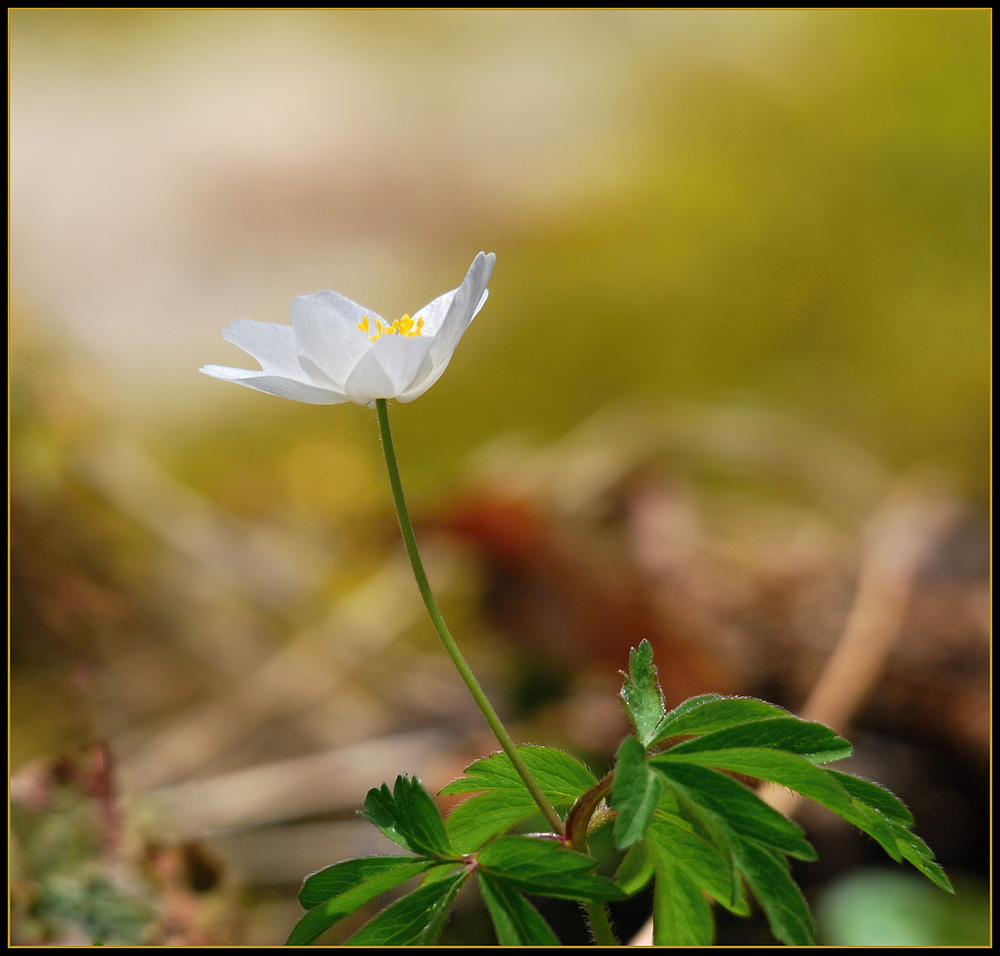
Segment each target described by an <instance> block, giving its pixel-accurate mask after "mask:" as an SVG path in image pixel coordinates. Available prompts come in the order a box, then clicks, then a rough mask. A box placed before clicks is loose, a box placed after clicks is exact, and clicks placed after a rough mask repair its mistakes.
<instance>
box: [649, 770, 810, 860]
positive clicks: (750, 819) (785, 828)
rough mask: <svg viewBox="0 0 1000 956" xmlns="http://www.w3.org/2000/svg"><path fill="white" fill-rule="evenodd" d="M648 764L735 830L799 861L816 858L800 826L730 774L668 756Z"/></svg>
mask: <svg viewBox="0 0 1000 956" xmlns="http://www.w3.org/2000/svg"><path fill="white" fill-rule="evenodd" d="M650 763H651V764H652V765H653V766H654V767H655V768H656V769H657V770H658V771H659V772H660V773H662V774H663V775H664V776H666V777H667V778H668V779H669V780H670V782H671V784H673V785H674V786H675V787H677V788H678V789H679V790H680V791H681V792H682V794H684V795H685V796H687V797H688V798H690V799H691V800H693V801H694V802H695V803H697V804H700V805H701V806H703V807H705V809H706V810H708V811H709V812H711V813H712V814H714V815H715V816H716V817H717V818H718V819H719V820H720V821H722V822H723V823H725V824H726V826H728V827H729V828H730V829H731V830H733V831H735V832H736V833H739V834H741V835H743V836H748V837H750V838H751V839H754V840H759V841H761V842H763V843H769V844H770V845H772V846H774V847H776V848H777V849H779V850H781V851H782V852H783V853H787V854H789V855H790V856H794V857H798V859H800V860H815V859H816V851H815V850H814V849H813V848H812V846H811V845H810V844H809V842H808V841H807V840H806V839H805V837H804V835H803V832H802V828H801V827H799V826H798V825H797V824H795V823H793V822H792V821H791V820H789V819H788V818H787V817H784V816H782V815H781V814H780V813H778V811H777V810H774V809H772V808H771V807H769V806H768V805H767V804H766V803H764V801H763V800H761V799H760V797H758V796H757V794H755V793H754V792H753V791H752V790H750V789H748V788H747V787H745V786H743V784H741V783H739V782H738V781H736V780H733V778H732V777H727V776H726V775H725V774H723V773H719V772H718V771H717V770H712V769H711V768H709V767H701V766H699V765H698V764H694V763H686V762H681V761H680V760H674V759H672V758H666V757H654V758H653V759H652V760H651V761H650Z"/></svg>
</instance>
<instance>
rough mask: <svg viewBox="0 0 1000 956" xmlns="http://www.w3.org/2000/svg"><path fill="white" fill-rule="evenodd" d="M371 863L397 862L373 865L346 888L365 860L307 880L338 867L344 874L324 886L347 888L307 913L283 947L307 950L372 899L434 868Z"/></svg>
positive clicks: (428, 863)
mask: <svg viewBox="0 0 1000 956" xmlns="http://www.w3.org/2000/svg"><path fill="white" fill-rule="evenodd" d="M368 859H369V860H371V859H373V858H371V857H369V858H368ZM374 859H379V860H386V859H389V860H396V861H397V863H396V866H393V867H390V866H388V865H387V864H382V863H378V864H373V865H372V868H371V869H370V871H369V875H367V876H364V877H363V878H362V879H361V880H358V881H355V882H353V883H351V884H348V883H347V881H348V880H349V879H351V877H352V875H356V874H357V873H358V871H359V870H360V869H362V868H361V867H358V866H354V864H360V863H364V862H365V860H347V861H346V863H339V864H337V865H336V866H332V867H328V868H327V869H326V870H320V871H319V873H316V874H313V876H312V877H310V878H309V879H310V880H312V879H315V878H316V877H320V876H323V875H324V874H328V873H329V871H332V870H337V869H338V867H344V870H343V871H342V872H341V873H340V874H332V875H329V876H328V878H326V879H325V882H326V885H328V886H330V887H333V888H334V889H335V888H336V887H337V886H344V887H346V888H345V889H343V890H342V891H341V892H340V893H339V894H338V895H336V896H334V897H333V898H328V899H325V900H322V901H321V902H319V903H318V904H316V905H314V906H312V908H311V909H310V910H309V912H308V913H306V914H305V916H303V917H302V919H300V920H299V921H298V923H296V924H295V926H294V927H293V928H292V931H291V933H290V934H289V936H288V939H287V941H286V943H285V945H286V946H308V945H309V944H310V943H311V942H313V941H314V940H315V939H318V938H319V937H320V936H321V935H322V934H323V933H325V932H326V931H327V930H328V929H329V928H330V927H331V926H333V924H334V923H336V922H338V921H339V920H341V919H343V918H344V917H345V916H347V915H349V914H350V913H353V912H354V911H355V910H356V909H357V908H358V907H359V906H363V905H364V904H365V903H367V902H368V901H369V900H372V899H374V898H375V897H376V896H381V895H382V894H383V893H385V892H387V891H388V890H391V889H392V888H393V887H396V886H399V884H400V883H405V882H406V881H407V880H408V879H410V878H411V877H414V876H417V875H418V874H419V873H421V872H423V871H424V870H426V869H428V868H429V867H432V866H433V865H434V861H433V860H416V861H414V860H412V859H410V858H408V857H376V858H374ZM308 882H309V881H308V880H307V883H308ZM322 882H323V881H319V882H317V883H316V884H314V885H313V889H315V888H316V887H318V886H319V885H321V883H322ZM302 892H303V893H305V892H306V887H305V886H303V888H302ZM312 893H313V890H310V893H309V894H308V895H307V898H308V899H312V898H313V895H312Z"/></svg>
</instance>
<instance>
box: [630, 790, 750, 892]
mask: <svg viewBox="0 0 1000 956" xmlns="http://www.w3.org/2000/svg"><path fill="white" fill-rule="evenodd" d="M646 849H647V852H648V853H649V855H650V857H651V858H652V859H653V860H654V862H655V863H656V864H657V865H659V864H662V865H663V866H666V867H668V868H670V867H679V868H680V869H681V870H683V871H684V873H685V875H686V876H687V878H688V879H689V880H691V881H692V882H693V883H694V884H695V885H696V886H697V887H698V888H699V889H701V890H702V891H704V892H705V893H708V894H709V895H710V896H711V897H713V898H714V899H716V900H718V901H719V902H720V903H722V905H723V906H727V907H729V906H732V905H733V904H734V903H735V902H736V899H737V895H738V881H737V878H736V871H735V868H734V866H733V857H732V853H731V852H730V849H729V841H728V837H727V835H726V833H725V832H724V831H723V830H722V829H721V828H720V827H717V826H716V827H712V826H711V824H710V823H709V822H708V821H706V820H705V819H704V816H703V815H701V814H699V813H698V812H697V809H696V808H695V807H693V806H692V805H691V803H690V801H688V800H686V799H685V798H684V797H682V796H680V795H679V794H677V793H676V792H675V791H673V790H671V791H668V792H667V793H665V794H664V796H663V800H662V801H661V803H660V806H659V808H658V809H657V811H656V813H655V814H654V815H653V819H652V821H651V822H650V825H649V830H648V831H647V834H646Z"/></svg>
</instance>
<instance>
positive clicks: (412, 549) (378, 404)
mask: <svg viewBox="0 0 1000 956" xmlns="http://www.w3.org/2000/svg"><path fill="white" fill-rule="evenodd" d="M375 409H376V411H377V412H378V427H379V432H380V433H381V435H382V451H383V452H384V453H385V464H386V467H387V468H388V469H389V484H390V485H392V498H393V501H395V503H396V515H397V516H398V518H399V530H400V531H401V532H402V533H403V544H404V545H406V553H407V554H408V555H409V557H410V564H411V565H412V566H413V576H414V577H415V578H416V579H417V587H418V588H419V589H420V596H421V597H422V598H423V599H424V605H425V606H426V607H427V613H428V614H429V615H430V618H431V623H432V624H433V625H434V629H435V630H436V631H437V632H438V637H440V638H441V643H442V644H444V649H445V650H446V651H447V652H448V656H449V657H450V658H451V660H452V663H453V664H454V665H455V668H456V669H457V670H458V673H459V675H460V676H461V678H462V680H463V681H465V686H466V687H468V688H469V693H470V694H472V698H473V700H475V702H476V704H477V705H478V707H479V709H480V710H481V711H482V713H483V717H485V718H486V723H487V724H489V725H490V730H492V731H493V733H494V735H495V736H496V738H497V740H498V741H500V746H501V747H503V751H504V753H505V754H507V756H508V757H509V758H510V762H511V763H512V764H513V765H514V769H515V770H516V771H517V772H518V774H519V775H520V777H521V779H522V780H523V781H524V785H525V786H526V787H527V788H528V792H529V793H530V794H531V796H532V798H533V799H534V801H535V803H537V804H538V809H539V810H541V811H542V814H543V815H544V816H545V819H546V820H547V821H548V823H549V826H551V827H552V829H553V830H554V831H555V832H556V833H558V834H560V835H562V834H563V832H564V830H563V822H562V820H560V819H559V814H558V813H556V810H555V807H553V806H552V804H551V803H549V799H548V797H546V796H545V794H544V793H543V792H542V788H541V787H540V786H539V785H538V781H537V780H535V778H534V777H533V776H532V775H531V771H530V770H529V769H528V765H527V764H526V763H525V762H524V758H523V757H522V756H521V754H520V753H518V750H517V747H515V746H514V741H513V740H511V739H510V735H509V734H508V733H507V731H506V729H505V728H504V725H503V724H502V723H501V722H500V718H499V717H498V716H497V712H496V711H495V710H494V709H493V706H492V705H491V704H490V702H489V700H488V699H487V698H486V694H484V693H483V689H482V687H480V686H479V681H478V680H476V675H475V674H473V673H472V669H471V668H470V667H469V665H468V664H467V663H466V661H465V658H464V657H463V656H462V652H461V651H460V650H459V649H458V645H457V644H456V643H455V638H453V637H452V636H451V632H450V631H449V630H448V625H447V624H445V622H444V618H443V617H442V615H441V611H440V610H439V609H438V606H437V601H436V600H435V599H434V592H433V591H431V586H430V583H429V582H428V580H427V573H426V572H425V571H424V563H423V561H421V560H420V552H419V551H418V550H417V539H416V537H415V536H414V534H413V524H412V522H411V521H410V512H409V510H408V509H407V507H406V499H405V498H404V497H403V484H402V482H401V481H400V479H399V465H398V464H397V463H396V450H395V448H394V447H393V444H392V431H391V430H390V429H389V408H388V406H387V405H386V400H385V399H384V398H377V399H376V400H375ZM602 913H603V909H602ZM604 919H605V921H607V915H606V914H605V916H604ZM608 929H609V930H610V924H609V925H608ZM596 935H597V928H596V926H595V936H596Z"/></svg>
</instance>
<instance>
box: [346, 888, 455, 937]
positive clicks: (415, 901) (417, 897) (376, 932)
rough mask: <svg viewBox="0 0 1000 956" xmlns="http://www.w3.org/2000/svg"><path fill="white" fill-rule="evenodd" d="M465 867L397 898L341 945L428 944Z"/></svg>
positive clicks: (438, 929)
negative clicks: (399, 898) (445, 877)
mask: <svg viewBox="0 0 1000 956" xmlns="http://www.w3.org/2000/svg"><path fill="white" fill-rule="evenodd" d="M468 876H469V870H468V869H463V870H462V871H460V872H458V873H455V874H454V875H453V876H450V877H448V878H447V879H444V880H435V881H434V882H432V883H427V884H425V885H424V886H421V887H420V888H419V889H417V890H414V891H413V892H412V893H410V894H409V895H408V896H404V897H403V898H402V899H401V900H397V901H396V902H395V903H393V904H392V906H390V907H388V908H387V909H384V910H383V911H382V912H381V913H379V914H378V916H376V917H375V918H374V919H372V920H370V921H369V922H368V923H366V924H365V925H364V926H362V927H361V929H359V930H358V931H357V932H356V933H355V934H354V935H353V936H351V937H350V939H348V940H346V941H345V943H344V945H345V946H430V945H431V944H433V942H434V940H435V938H436V937H437V934H438V933H439V932H440V930H441V926H442V925H443V924H444V921H445V918H446V917H447V916H448V910H449V909H450V908H451V904H452V902H453V901H454V899H455V896H456V894H457V893H458V891H459V889H460V888H461V886H462V884H463V883H464V882H465V880H466V879H468Z"/></svg>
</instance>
